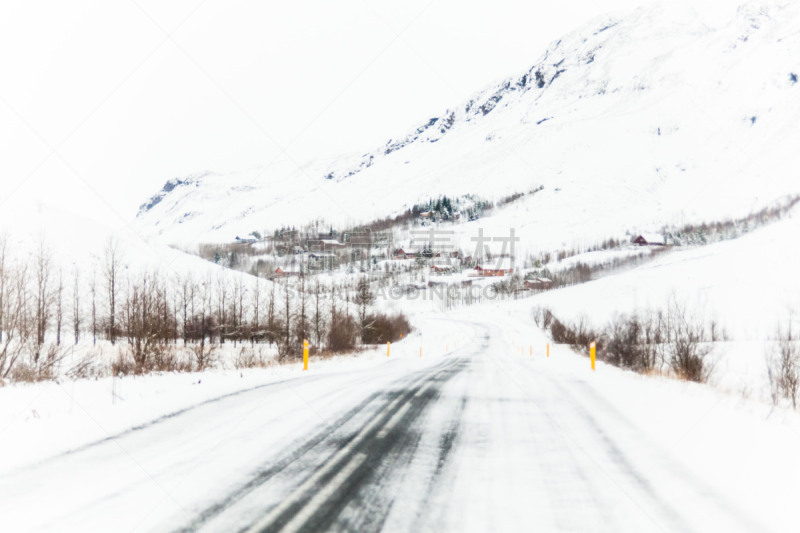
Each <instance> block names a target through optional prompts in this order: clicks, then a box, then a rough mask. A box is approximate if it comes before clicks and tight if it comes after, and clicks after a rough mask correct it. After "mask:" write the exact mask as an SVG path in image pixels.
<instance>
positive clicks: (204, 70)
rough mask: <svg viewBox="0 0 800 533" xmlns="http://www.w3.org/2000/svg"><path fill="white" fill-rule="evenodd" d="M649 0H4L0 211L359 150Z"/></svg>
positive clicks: (123, 198) (96, 212) (83, 208)
mask: <svg viewBox="0 0 800 533" xmlns="http://www.w3.org/2000/svg"><path fill="white" fill-rule="evenodd" d="M646 1H647V0H571V1H570V0H566V1H554V0H548V1H539V0H527V1H524V0H520V1H517V0H492V1H491V2H489V1H485V2H478V1H473V0H402V1H401V0H394V1H392V2H384V1H374V0H373V1H367V0H364V1H362V0H337V1H330V0H295V1H284V2H269V1H267V2H265V1H261V2H259V1H255V0H238V1H233V0H206V1H201V0H181V1H170V2H164V1H161V0H136V1H135V2H134V1H132V0H117V1H110V0H96V1H89V0H72V1H70V2H63V1H58V0H51V1H35V2H32V1H25V0H22V1H11V0H3V2H2V3H0V50H2V52H0V75H1V76H2V80H3V81H2V83H0V150H2V152H0V210H3V209H8V208H9V207H10V206H12V205H14V206H19V205H27V203H29V202H31V199H34V198H38V199H40V200H41V202H43V203H44V204H45V205H46V204H50V203H59V204H61V205H62V206H63V205H69V206H71V209H73V210H76V211H78V212H81V213H83V214H84V215H88V216H92V217H95V218H97V219H98V220H102V221H104V222H109V223H112V224H115V225H116V224H120V223H121V222H122V220H123V219H131V218H133V216H134V215H135V212H136V208H137V207H138V205H139V204H140V203H141V202H142V201H144V200H145V198H146V197H148V196H149V195H151V194H153V193H154V192H156V191H157V190H158V189H159V188H160V187H161V185H162V184H163V183H164V181H166V180H167V179H169V178H172V177H176V176H182V175H186V174H189V173H193V172H197V171H202V170H218V171H228V170H237V169H242V168H248V167H251V166H254V165H258V164H265V163H268V162H269V161H270V160H272V159H273V158H275V157H276V156H278V155H280V154H281V153H287V154H289V157H291V158H292V159H293V160H295V161H296V162H299V163H302V162H305V161H307V160H308V159H310V158H313V157H315V156H319V155H331V154H336V153H340V152H349V151H362V150H363V151H365V150H368V149H371V148H373V147H375V146H377V145H379V144H381V143H382V142H383V141H385V140H386V139H387V138H389V137H392V136H395V135H398V134H402V133H405V132H406V130H408V129H409V128H411V127H412V126H416V125H418V123H420V122H421V121H423V120H424V119H425V118H427V117H428V116H432V115H434V114H438V113H439V112H441V111H442V110H443V109H445V108H447V107H450V106H453V105H456V104H458V103H460V102H461V101H462V100H464V99H466V98H467V97H469V95H470V94H471V93H473V92H475V91H477V90H480V89H481V88H483V87H484V86H486V85H487V84H489V83H491V82H493V81H496V80H497V79H500V78H504V77H506V76H510V75H513V74H516V73H518V72H521V71H522V70H524V69H526V68H528V67H529V66H530V65H532V64H533V63H534V62H535V61H536V60H537V59H538V58H539V56H540V55H541V53H542V52H543V51H544V49H545V48H546V46H547V45H548V43H549V42H551V41H552V40H554V39H557V38H559V37H560V36H561V35H563V34H564V33H567V32H569V31H571V30H573V29H576V28H577V27H579V26H581V25H582V24H584V23H585V22H586V21H588V20H589V19H592V18H594V17H596V16H598V15H601V14H604V13H608V12H617V13H624V12H626V11H630V10H632V9H634V8H635V7H636V6H638V5H640V4H642V3H646ZM694 4H695V5H697V6H698V9H699V10H700V11H701V12H702V13H703V15H704V16H707V17H708V20H709V22H711V23H715V22H717V21H718V20H719V21H721V20H725V18H726V17H730V16H732V15H733V13H734V9H735V5H736V4H737V2H735V1H728V0H719V1H714V0H698V1H696V2H694Z"/></svg>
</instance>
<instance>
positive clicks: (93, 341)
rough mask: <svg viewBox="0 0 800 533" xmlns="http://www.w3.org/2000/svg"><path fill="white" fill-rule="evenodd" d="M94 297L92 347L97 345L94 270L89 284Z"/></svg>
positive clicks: (95, 279)
mask: <svg viewBox="0 0 800 533" xmlns="http://www.w3.org/2000/svg"><path fill="white" fill-rule="evenodd" d="M89 292H90V293H91V295H92V346H95V345H97V271H96V270H95V269H94V268H92V281H91V283H90V284H89Z"/></svg>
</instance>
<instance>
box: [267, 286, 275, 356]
mask: <svg viewBox="0 0 800 533" xmlns="http://www.w3.org/2000/svg"><path fill="white" fill-rule="evenodd" d="M271 285H272V288H271V289H270V293H269V304H267V340H268V341H269V342H270V343H273V342H275V341H276V339H277V335H276V334H275V330H276V327H275V285H276V283H275V282H274V281H273V282H272V283H271Z"/></svg>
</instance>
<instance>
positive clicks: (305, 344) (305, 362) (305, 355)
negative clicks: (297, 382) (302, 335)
mask: <svg viewBox="0 0 800 533" xmlns="http://www.w3.org/2000/svg"><path fill="white" fill-rule="evenodd" d="M303 370H308V340H307V339H303Z"/></svg>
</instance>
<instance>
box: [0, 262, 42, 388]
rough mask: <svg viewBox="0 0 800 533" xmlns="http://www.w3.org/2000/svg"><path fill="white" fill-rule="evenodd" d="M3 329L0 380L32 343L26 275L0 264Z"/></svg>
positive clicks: (33, 341)
mask: <svg viewBox="0 0 800 533" xmlns="http://www.w3.org/2000/svg"><path fill="white" fill-rule="evenodd" d="M3 268H4V271H3V276H4V282H5V287H4V297H3V310H2V311H3V329H4V331H5V335H4V336H3V339H2V341H0V378H2V379H7V378H8V377H9V375H10V374H11V372H12V370H13V369H14V365H15V363H16V362H17V361H18V360H19V358H20V357H21V356H22V355H23V354H24V353H25V352H26V351H28V350H30V349H32V348H31V346H30V345H31V344H32V343H33V344H35V340H36V335H35V334H36V331H35V328H34V327H33V325H32V322H33V321H32V320H31V312H30V309H29V304H28V301H29V298H28V273H27V268H26V267H19V268H12V267H11V266H10V265H9V264H8V262H6V263H5V264H4V265H3Z"/></svg>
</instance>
